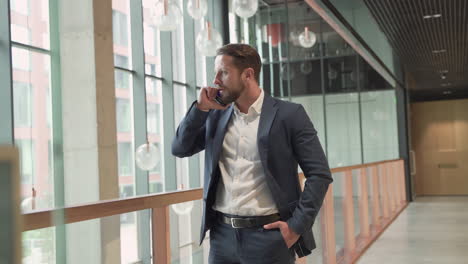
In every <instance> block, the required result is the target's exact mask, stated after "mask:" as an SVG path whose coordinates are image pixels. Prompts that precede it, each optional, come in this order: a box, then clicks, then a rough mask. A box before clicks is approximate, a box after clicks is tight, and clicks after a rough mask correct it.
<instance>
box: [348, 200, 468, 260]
mask: <svg viewBox="0 0 468 264" xmlns="http://www.w3.org/2000/svg"><path fill="white" fill-rule="evenodd" d="M357 263H358V264H386V263H392V264H393V263H395V264H400V263H401V264H404V263H411V264H418V263H421V264H422V263H424V264H428V263H429V264H433V263H441V264H455V263H456V264H462V263H463V264H467V263H468V196H454V197H420V198H417V199H416V200H415V201H414V202H412V203H410V204H409V206H408V207H407V208H406V210H404V211H403V212H402V213H401V214H400V215H399V216H398V218H397V219H396V220H395V221H394V222H393V223H392V224H391V225H390V226H389V227H388V228H387V230H386V231H385V232H384V233H383V234H382V235H381V236H380V238H379V239H378V240H377V241H376V242H374V244H373V245H372V246H371V247H370V248H369V249H368V250H367V251H366V252H365V253H364V255H363V256H362V257H361V258H360V259H359V261H358V262H357Z"/></svg>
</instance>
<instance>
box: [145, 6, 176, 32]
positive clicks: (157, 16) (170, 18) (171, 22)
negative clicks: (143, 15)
mask: <svg viewBox="0 0 468 264" xmlns="http://www.w3.org/2000/svg"><path fill="white" fill-rule="evenodd" d="M152 17H153V22H154V24H155V26H156V27H157V28H158V29H159V30H160V31H174V30H176V29H177V26H178V25H179V24H180V23H181V21H182V12H181V11H180V9H179V7H178V6H177V4H176V3H174V2H172V1H169V0H160V1H158V2H157V3H156V5H155V6H154V8H153V10H152Z"/></svg>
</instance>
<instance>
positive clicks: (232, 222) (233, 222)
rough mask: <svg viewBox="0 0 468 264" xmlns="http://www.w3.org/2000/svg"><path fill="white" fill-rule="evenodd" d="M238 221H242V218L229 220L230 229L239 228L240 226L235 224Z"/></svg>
mask: <svg viewBox="0 0 468 264" xmlns="http://www.w3.org/2000/svg"><path fill="white" fill-rule="evenodd" d="M239 219H242V218H234V217H233V218H231V226H232V228H241V227H240V226H236V224H235V222H236V220H239Z"/></svg>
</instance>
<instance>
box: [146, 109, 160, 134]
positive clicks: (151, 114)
mask: <svg viewBox="0 0 468 264" xmlns="http://www.w3.org/2000/svg"><path fill="white" fill-rule="evenodd" d="M147 106H148V109H147V115H148V116H147V122H148V133H152V134H159V120H160V118H161V116H160V114H159V112H160V105H159V104H151V103H148V105H147Z"/></svg>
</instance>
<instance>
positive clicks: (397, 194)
mask: <svg viewBox="0 0 468 264" xmlns="http://www.w3.org/2000/svg"><path fill="white" fill-rule="evenodd" d="M392 168H393V178H394V180H393V185H394V187H393V189H394V190H395V196H394V201H395V207H396V208H395V210H396V211H398V210H399V209H400V207H401V201H400V197H401V183H400V170H399V162H398V161H395V162H392Z"/></svg>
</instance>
